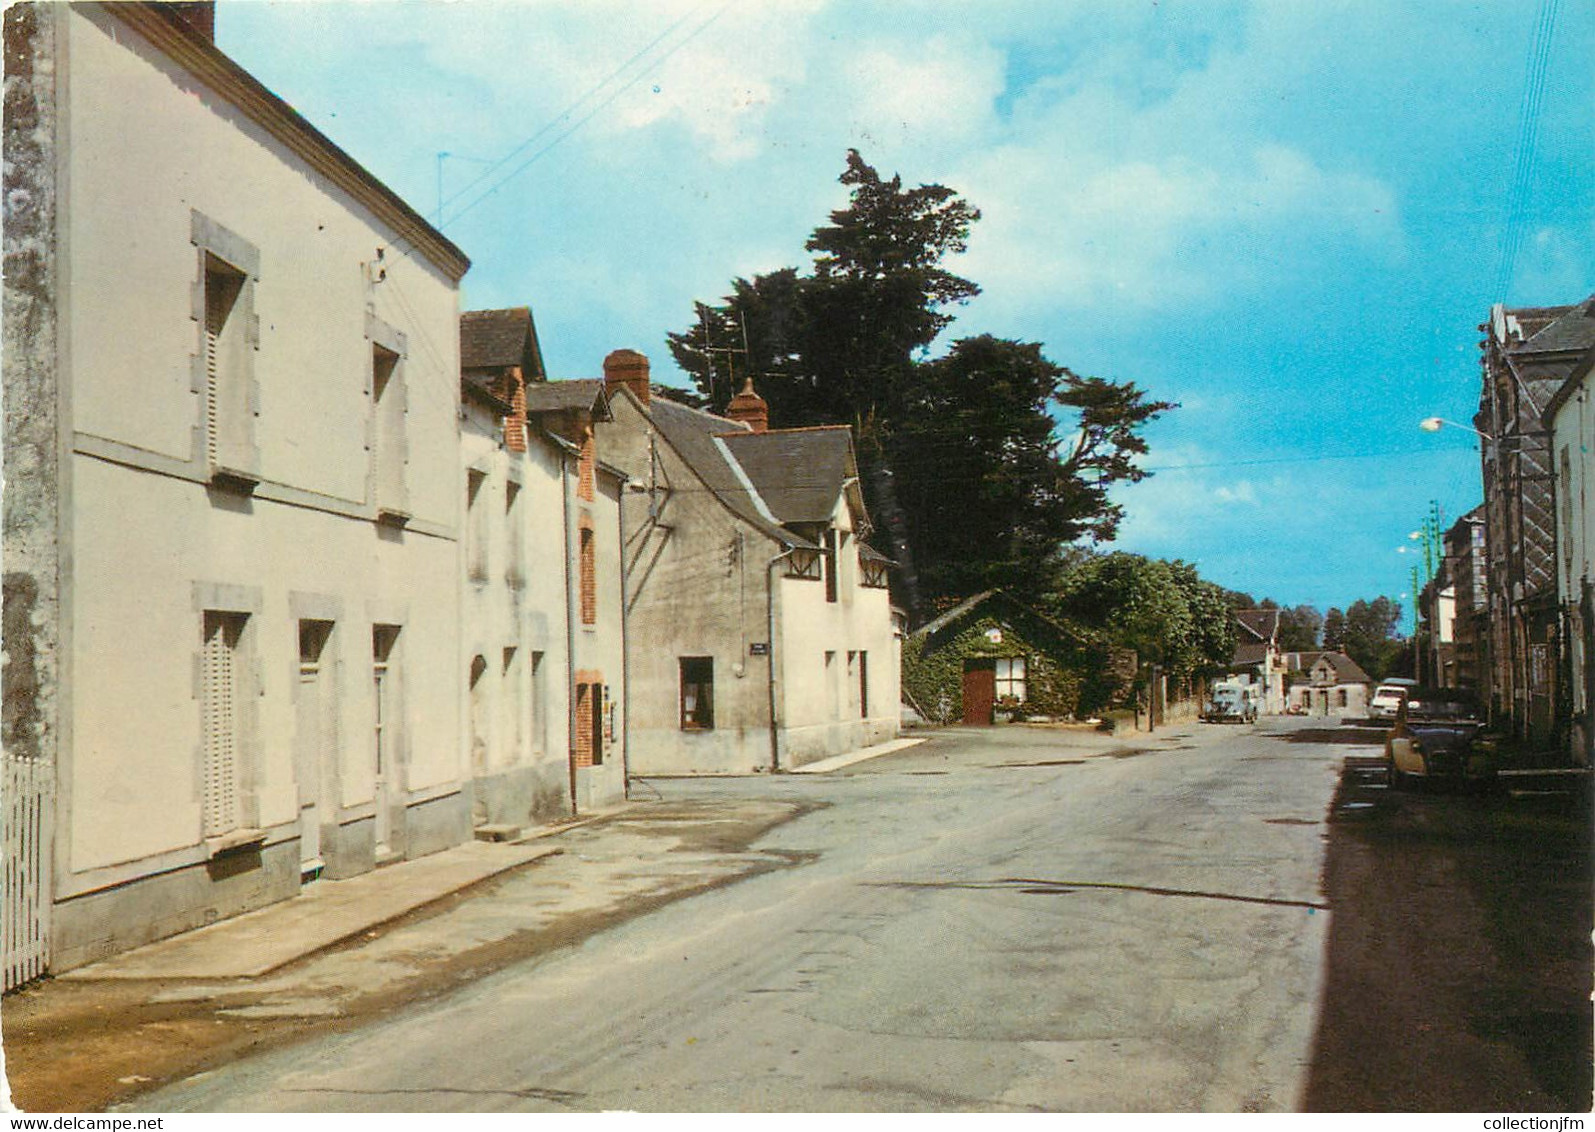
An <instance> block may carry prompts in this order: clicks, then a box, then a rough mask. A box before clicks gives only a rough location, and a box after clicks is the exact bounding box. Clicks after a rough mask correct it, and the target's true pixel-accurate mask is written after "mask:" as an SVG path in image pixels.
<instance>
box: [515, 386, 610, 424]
mask: <svg viewBox="0 0 1595 1132" xmlns="http://www.w3.org/2000/svg"><path fill="white" fill-rule="evenodd" d="M571 409H596V410H597V411H596V413H595V414H594V415H595V416H598V417H599V419H601V420H607V419H608V415H609V399H608V398H607V397H606V396H605V395H604V383H603V380H602V379H600V378H596V377H594V378H577V379H575V380H573V381H539V382H536V383H534V384H531V385H528V386H527V387H526V415H527V416H533V415H535V414H537V413H559V412H565V411H568V410H571Z"/></svg>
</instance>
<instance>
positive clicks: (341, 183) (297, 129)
mask: <svg viewBox="0 0 1595 1132" xmlns="http://www.w3.org/2000/svg"><path fill="white" fill-rule="evenodd" d="M98 7H99V10H102V11H105V12H106V13H108V14H110V15H112V16H115V17H116V18H117V19H119V20H120V21H122V23H124V24H126V25H127V26H129V27H131V28H133V29H134V30H135V31H137V32H138V33H139V34H140V35H142V36H144V38H146V39H147V40H149V41H150V43H151V44H153V45H154V46H155V47H156V48H157V49H158V50H160V51H161V52H162V53H163V54H165V55H166V56H167V57H168V58H170V59H172V60H173V61H174V62H176V63H177V64H179V65H180V66H182V67H185V68H186V69H187V70H189V71H190V72H191V73H192V74H194V75H195V77H197V78H199V79H201V80H202V81H204V82H205V83H206V84H207V85H208V86H210V88H211V89H212V90H214V91H215V92H216V93H217V94H219V95H221V96H222V97H223V98H225V99H227V100H228V101H229V102H231V103H232V104H233V105H234V106H236V107H237V108H238V109H239V110H241V111H243V113H245V114H246V115H248V116H249V118H250V119H251V120H253V121H254V122H255V123H256V124H257V125H259V126H260V127H261V128H263V129H264V130H266V132H267V133H269V134H271V136H272V137H273V138H275V139H276V140H277V141H279V142H281V143H282V144H283V145H284V146H286V147H287V148H288V149H289V150H290V151H291V152H293V153H294V154H295V155H296V156H297V157H299V158H300V159H302V160H303V161H305V162H306V163H307V164H308V165H310V166H311V167H312V168H313V169H315V170H316V171H317V172H318V173H321V174H322V175H324V176H325V177H326V178H327V179H328V180H330V181H331V182H332V183H333V184H335V185H337V186H338V187H339V188H340V189H342V190H343V191H344V192H346V193H348V194H349V195H350V196H352V197H354V198H355V199H356V200H358V201H360V203H361V204H363V205H365V206H366V207H368V208H370V209H371V211H372V212H374V213H375V214H376V215H377V216H378V217H379V218H380V219H381V220H382V221H383V222H384V223H386V224H388V225H390V226H391V227H392V228H393V229H394V231H395V232H396V233H397V234H398V235H399V236H401V237H402V238H403V239H404V240H405V241H407V242H408V243H410V244H411V245H412V246H413V247H414V248H415V249H416V250H417V251H419V252H421V253H422V254H423V255H425V256H426V257H427V259H429V260H430V261H431V262H432V264H433V266H435V267H437V268H438V269H439V270H440V271H442V272H443V273H444V274H445V275H447V276H448V277H449V279H450V280H451V281H452V282H454V283H456V284H457V283H459V281H460V280H461V279H462V278H463V277H464V275H465V273H466V271H467V270H469V268H470V266H471V260H470V257H468V256H467V255H466V254H465V252H463V251H462V250H460V248H459V247H458V246H457V245H456V244H455V243H454V242H453V241H452V240H450V239H449V238H448V237H447V236H445V235H443V233H442V232H439V231H438V230H437V229H436V228H434V227H433V226H432V225H431V224H429V223H427V221H426V219H425V218H424V217H422V215H421V214H420V213H419V212H417V211H416V210H415V209H413V208H411V207H410V205H409V204H407V203H406V202H405V201H404V199H403V198H402V197H400V196H399V195H398V194H397V193H395V192H394V191H393V190H392V189H390V188H388V187H387V186H386V185H384V184H383V183H382V182H381V181H379V180H377V179H376V178H375V177H374V176H372V175H371V173H370V172H368V171H367V170H366V168H365V167H364V166H362V165H361V164H360V163H359V162H358V161H356V160H355V159H354V158H352V157H350V156H349V154H348V153H346V152H345V151H344V150H343V149H342V148H340V147H339V146H338V145H337V144H336V143H334V142H333V141H332V140H331V139H330V138H328V137H327V136H326V135H325V134H323V133H322V132H321V131H320V130H318V129H316V128H315V127H314V126H312V125H311V124H310V123H309V122H307V121H306V120H305V119H304V118H303V117H302V116H301V115H300V114H299V112H298V111H296V110H295V109H294V108H293V107H291V106H289V105H288V104H287V103H286V102H284V101H283V100H282V99H281V98H279V97H278V96H277V95H275V94H273V93H272V92H271V91H270V90H269V89H267V88H266V86H265V85H264V84H263V83H261V81H260V80H259V79H257V78H255V77H254V76H253V75H251V74H250V73H249V72H248V71H246V70H244V68H243V67H241V66H239V65H238V64H237V63H235V62H234V61H233V60H232V59H231V58H230V57H229V56H228V55H227V54H226V52H224V51H222V50H221V48H219V47H217V46H216V45H215V44H214V43H211V42H210V41H208V40H206V39H204V38H202V37H201V36H199V35H197V34H196V33H194V32H193V31H191V30H189V29H188V28H187V27H186V26H185V25H183V24H182V23H181V22H180V21H179V20H178V18H177V17H176V16H175V15H172V14H170V12H169V11H167V10H165V8H164V6H163V5H160V4H153V3H146V2H144V0H126V2H124V3H118V4H106V5H103V6H98Z"/></svg>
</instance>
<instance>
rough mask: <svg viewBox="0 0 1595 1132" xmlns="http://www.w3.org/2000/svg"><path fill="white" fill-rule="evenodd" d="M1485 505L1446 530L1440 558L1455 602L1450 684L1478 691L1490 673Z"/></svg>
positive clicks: (1448, 685)
mask: <svg viewBox="0 0 1595 1132" xmlns="http://www.w3.org/2000/svg"><path fill="white" fill-rule="evenodd" d="M1484 524H1485V518H1484V505H1483V504H1480V505H1479V506H1478V507H1475V508H1474V509H1473V510H1471V511H1469V512H1468V513H1467V514H1466V515H1464V516H1462V517H1461V518H1460V519H1458V520H1457V521H1456V522H1455V523H1452V524H1451V526H1450V527H1449V528H1448V529H1447V530H1446V532H1445V536H1444V539H1443V544H1444V547H1445V551H1444V557H1443V559H1442V561H1441V570H1442V571H1443V572H1444V574H1445V577H1446V579H1447V581H1448V582H1449V583H1450V588H1451V590H1452V592H1453V599H1454V601H1455V617H1454V620H1453V622H1452V631H1451V635H1452V651H1451V656H1452V668H1451V679H1450V680H1449V682H1446V686H1447V687H1452V688H1463V689H1469V690H1472V691H1478V690H1479V689H1480V688H1481V687H1482V686H1483V684H1484V683H1485V679H1486V677H1487V675H1488V672H1489V642H1490V622H1489V593H1488V590H1487V588H1486V586H1487V574H1486V562H1485V553H1484Z"/></svg>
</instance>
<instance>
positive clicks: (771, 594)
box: [764, 546, 797, 774]
mask: <svg viewBox="0 0 1595 1132" xmlns="http://www.w3.org/2000/svg"><path fill="white" fill-rule="evenodd" d="M796 549H797V548H796V547H794V546H789V547H787V548H786V549H785V550H783V551H782V552H781V553H780V554H777V555H776V556H775V557H774V558H772V559H770V561H768V562H766V563H765V564H764V615H765V622H766V624H765V628H766V630H767V631H768V641H769V649H768V651H767V653H766V656H765V659H766V660H767V661H769V664H770V678H769V680H768V681H766V687H767V688H768V689H769V693H770V773H771V774H780V773H781V724H780V720H779V719H778V718H777V716H776V708H775V705H776V694H775V568H776V566H777V565H778V564H779V563H780V562H781V561H782V560H783V559H786V558H790V557H791V556H792V552H793V551H794V550H796Z"/></svg>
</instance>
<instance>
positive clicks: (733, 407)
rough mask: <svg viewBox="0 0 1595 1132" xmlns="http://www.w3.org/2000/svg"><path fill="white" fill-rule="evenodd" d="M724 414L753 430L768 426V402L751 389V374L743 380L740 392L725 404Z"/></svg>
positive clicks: (761, 430)
mask: <svg viewBox="0 0 1595 1132" xmlns="http://www.w3.org/2000/svg"><path fill="white" fill-rule="evenodd" d="M726 416H728V417H730V418H731V419H732V420H734V421H741V422H742V423H743V424H745V425H747V426H748V427H749V428H751V429H752V430H753V431H754V432H764V431H766V430H767V429H768V428H769V427H770V406H769V403H768V402H766V401H765V399H764V398H763V397H760V396H759V395H758V394H757V393H755V392H754V391H753V376H752V375H751V374H750V375H749V376H748V379H747V380H746V381H745V382H743V384H742V392H741V393H738V394H737V395H736V396H735V397H733V398H731V404H729V405H727V406H726Z"/></svg>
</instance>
